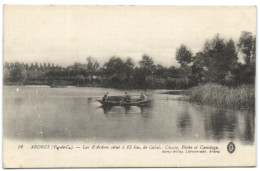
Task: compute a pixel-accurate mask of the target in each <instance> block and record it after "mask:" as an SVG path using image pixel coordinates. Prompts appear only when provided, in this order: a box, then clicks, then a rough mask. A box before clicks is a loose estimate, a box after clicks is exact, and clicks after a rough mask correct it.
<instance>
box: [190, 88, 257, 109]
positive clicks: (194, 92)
mask: <svg viewBox="0 0 260 171" xmlns="http://www.w3.org/2000/svg"><path fill="white" fill-rule="evenodd" d="M187 94H188V95H189V96H190V100H191V101H193V102H198V103H201V104H209V105H214V106H217V107H224V108H235V109H250V110H254V108H255V88H254V86H253V85H242V86H239V87H236V88H229V87H226V86H222V85H218V84H205V85H201V86H197V87H193V88H191V89H189V90H188V91H187Z"/></svg>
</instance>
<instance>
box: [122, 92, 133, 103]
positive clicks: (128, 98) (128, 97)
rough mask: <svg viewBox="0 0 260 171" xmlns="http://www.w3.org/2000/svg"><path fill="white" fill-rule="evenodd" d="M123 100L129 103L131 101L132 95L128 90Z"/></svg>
mask: <svg viewBox="0 0 260 171" xmlns="http://www.w3.org/2000/svg"><path fill="white" fill-rule="evenodd" d="M123 101H124V102H127V103H130V102H131V96H129V95H128V94H127V92H125V96H124V98H123Z"/></svg>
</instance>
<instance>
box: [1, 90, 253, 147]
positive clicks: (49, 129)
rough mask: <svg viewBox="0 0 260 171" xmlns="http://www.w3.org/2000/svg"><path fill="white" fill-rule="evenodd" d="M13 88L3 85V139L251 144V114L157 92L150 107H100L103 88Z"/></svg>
mask: <svg viewBox="0 0 260 171" xmlns="http://www.w3.org/2000/svg"><path fill="white" fill-rule="evenodd" d="M19 89H20V91H19V92H17V91H16V87H4V97H3V98H4V100H3V127H4V136H5V137H8V138H14V139H19V140H37V139H40V140H44V141H46V140H50V139H51V140H52V139H54V140H74V139H77V140H89V139H91V140H93V139H94V140H102V141H103V140H106V141H107V140H111V141H127V140H135V141H151V142H156V141H170V142H174V141H178V142H180V141H215V142H219V141H240V142H242V143H244V144H253V143H254V141H255V114H254V113H253V112H250V111H236V110H225V109H219V108H213V107H207V106H201V105H195V104H192V103H189V102H181V101H175V100H172V99H170V98H168V95H162V94H154V95H153V99H154V103H153V105H152V106H128V107H125V106H101V104H100V103H99V102H97V101H96V97H97V96H100V97H102V95H103V94H104V92H107V91H108V90H107V89H102V88H99V89H98V88H96V89H94V88H85V89H83V88H82V89H78V88H63V89H50V88H38V89H39V90H38V91H37V92H38V96H36V95H35V92H36V90H35V89H34V88H32V87H30V88H28V87H20V88H19ZM110 91H111V90H110ZM114 91H115V92H114V93H113V94H116V93H117V94H123V92H120V91H119V90H114ZM79 92H80V93H79ZM138 93H139V92H135V94H138ZM111 94H112V92H111ZM133 94H134V93H133ZM169 97H170V96H169ZM167 98H168V100H167Z"/></svg>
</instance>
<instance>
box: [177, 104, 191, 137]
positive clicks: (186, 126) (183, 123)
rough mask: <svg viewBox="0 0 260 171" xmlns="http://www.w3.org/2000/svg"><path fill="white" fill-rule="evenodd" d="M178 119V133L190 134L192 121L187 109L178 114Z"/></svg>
mask: <svg viewBox="0 0 260 171" xmlns="http://www.w3.org/2000/svg"><path fill="white" fill-rule="evenodd" d="M179 115H180V116H179V118H178V119H177V128H178V131H179V132H180V133H181V134H182V135H184V134H187V133H188V132H191V129H192V120H191V116H190V113H189V112H188V110H187V108H186V109H184V111H183V112H181V113H180V114H179Z"/></svg>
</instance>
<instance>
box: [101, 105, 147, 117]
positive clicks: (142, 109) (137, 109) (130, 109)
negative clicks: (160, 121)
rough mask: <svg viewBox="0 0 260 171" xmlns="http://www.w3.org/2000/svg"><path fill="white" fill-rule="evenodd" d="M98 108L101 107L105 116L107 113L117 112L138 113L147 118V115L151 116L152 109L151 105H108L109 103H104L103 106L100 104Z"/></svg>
mask: <svg viewBox="0 0 260 171" xmlns="http://www.w3.org/2000/svg"><path fill="white" fill-rule="evenodd" d="M99 108H102V109H103V112H104V114H105V115H106V116H108V115H109V113H117V114H131V113H140V114H141V116H143V117H146V118H147V117H150V116H151V111H152V106H110V105H105V106H100V107H99ZM112 109H113V110H112ZM111 111H112V112H111ZM122 111H123V112H122Z"/></svg>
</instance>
